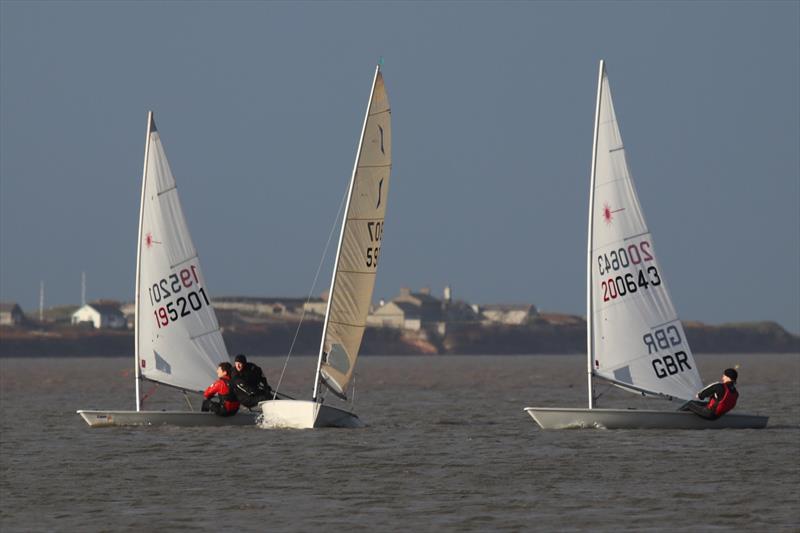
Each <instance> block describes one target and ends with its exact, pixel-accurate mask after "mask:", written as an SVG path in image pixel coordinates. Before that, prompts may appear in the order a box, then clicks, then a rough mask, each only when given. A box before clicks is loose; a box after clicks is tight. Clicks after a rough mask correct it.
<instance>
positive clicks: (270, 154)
mask: <svg viewBox="0 0 800 533" xmlns="http://www.w3.org/2000/svg"><path fill="white" fill-rule="evenodd" d="M0 6H1V7H0V25H1V26H0V45H1V46H0V69H1V72H0V74H1V77H0V88H1V90H2V92H1V93H0V96H1V100H0V112H2V115H1V116H0V118H1V123H0V128H1V129H0V149H1V152H0V180H1V181H0V252H2V254H1V255H2V259H1V260H0V298H2V300H12V301H18V302H19V303H20V304H21V305H22V306H23V308H26V309H29V310H30V309H34V308H35V307H36V305H37V302H38V290H39V280H44V281H45V283H46V285H47V304H48V305H56V304H65V303H77V302H79V300H80V273H81V271H84V270H85V271H86V272H87V277H88V297H89V298H90V299H93V298H100V297H106V298H117V299H132V298H133V285H134V271H135V256H136V248H135V244H136V231H137V222H138V219H137V217H138V209H139V193H140V185H141V182H140V180H141V170H142V157H143V150H144V135H145V125H146V124H145V119H146V112H147V110H148V109H153V110H154V111H155V114H156V115H155V116H156V122H157V124H158V127H159V131H160V132H161V136H162V140H163V142H164V145H165V147H166V151H167V155H168V157H169V159H170V163H171V166H172V170H173V173H174V174H175V177H176V179H177V181H178V187H179V190H180V194H181V199H182V202H183V206H184V211H185V213H186V216H187V219H188V222H189V226H190V229H191V231H192V235H193V238H194V241H195V244H196V246H197V248H198V250H199V253H200V256H201V259H202V262H203V268H204V271H205V275H206V278H207V282H208V285H209V288H210V290H211V292H212V294H214V295H218V296H221V295H286V296H303V295H305V294H306V293H307V292H308V290H309V288H310V284H311V281H312V279H313V276H314V272H315V270H316V267H317V264H318V261H319V258H320V254H321V252H322V248H323V246H324V244H325V240H326V239H327V236H328V232H329V231H330V227H331V225H332V223H333V222H334V217H335V215H336V210H337V208H338V206H339V201H340V199H341V196H342V194H343V192H344V188H345V187H346V184H347V180H348V179H349V177H350V172H351V169H352V163H353V158H354V156H355V148H356V143H357V137H358V134H359V132H360V126H361V121H362V119H363V112H364V107H365V105H366V99H367V96H368V91H369V83H370V82H371V78H372V73H373V69H374V65H375V63H376V61H377V60H378V58H379V57H380V56H383V57H384V60H385V66H384V75H385V79H386V83H387V88H388V91H389V97H390V100H391V102H392V113H393V142H394V144H393V153H394V157H393V159H394V168H393V173H392V189H391V192H390V198H389V211H388V216H387V226H386V232H385V238H384V246H383V250H382V254H381V259H382V261H381V268H380V272H379V274H378V281H377V285H376V291H375V297H376V299H377V298H380V297H391V296H393V295H394V294H396V293H397V290H398V288H399V287H401V286H411V287H420V286H430V287H431V288H432V289H433V290H434V291H436V292H440V291H441V288H442V286H443V285H445V284H447V283H449V284H451V285H452V286H453V290H454V295H455V296H456V297H458V298H463V299H466V300H469V301H471V302H475V303H490V302H500V301H504V302H531V303H535V304H537V305H538V306H539V307H540V308H542V309H544V310H553V311H564V312H572V313H578V314H584V312H585V309H584V307H585V263H586V260H585V253H586V216H587V214H586V210H587V202H588V183H589V166H590V160H591V137H592V124H593V113H594V103H595V90H596V78H597V63H598V60H599V59H600V58H605V59H606V61H607V66H608V72H609V77H610V81H611V87H612V91H613V94H614V99H615V106H616V111H617V115H618V118H619V121H620V124H621V128H622V135H623V138H624V140H625V144H626V148H627V153H628V158H629V164H630V167H631V171H632V173H633V176H634V180H635V182H636V186H637V188H638V192H639V197H640V200H641V202H642V206H643V209H644V212H645V216H646V217H647V221H648V223H649V226H650V228H651V230H652V232H653V236H654V242H655V243H656V247H657V250H658V254H659V260H660V261H661V264H662V269H663V271H664V273H665V276H666V278H667V279H668V282H669V285H670V288H671V292H672V297H673V300H674V303H675V306H676V308H677V310H678V313H679V315H680V316H681V317H682V318H684V319H688V320H703V321H707V322H711V323H719V322H726V321H740V320H755V319H769V320H777V321H778V322H780V323H781V324H782V325H784V326H785V327H787V328H789V329H790V330H792V331H794V332H798V331H800V148H798V147H799V146H800V103H799V100H800V96H799V95H800V51H799V50H800V29H799V26H800V22H799V21H800V3H798V2H730V3H725V2H669V3H658V2H642V3H633V2H586V3H584V2H565V3H556V2H552V3H551V2H537V3H518V2H515V3H494V2H493V3H481V2H470V3H456V2H442V3H422V2H420V3H414V2H404V3H367V2H363V3H362V2H354V3H336V2H328V3H259V2H241V3H237V2H225V3H221V2H220V3H216V2H204V3H189V2H174V3H156V2H135V3H134V2H130V3H128V2H105V3H101V2H64V1H59V2H9V1H6V0H3V1H2V4H0ZM329 272H330V262H328V263H327V265H326V270H323V275H322V276H321V278H320V282H319V283H318V285H317V290H316V291H315V292H317V293H318V292H320V291H321V290H323V289H324V288H325V285H326V284H327V282H328V280H329Z"/></svg>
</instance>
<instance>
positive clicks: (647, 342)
mask: <svg viewBox="0 0 800 533" xmlns="http://www.w3.org/2000/svg"><path fill="white" fill-rule="evenodd" d="M598 91H599V94H598V108H597V117H596V123H595V157H594V159H595V162H594V174H593V183H592V194H591V200H590V207H589V209H590V212H589V218H590V221H589V239H590V240H589V257H588V269H589V274H588V283H589V298H588V300H589V302H588V307H589V311H588V312H589V317H590V318H589V320H590V324H589V327H590V334H589V364H590V365H591V367H592V369H591V372H592V373H593V374H594V375H596V376H599V377H601V378H604V379H606V380H609V381H611V382H613V383H615V384H617V385H620V386H622V387H625V388H629V389H632V390H636V391H641V392H645V393H650V394H655V395H662V396H667V397H674V398H680V399H690V398H692V397H693V396H694V394H695V392H696V391H698V390H699V389H700V388H701V387H702V381H701V379H700V374H699V372H698V371H697V365H696V364H695V361H694V358H693V357H692V351H691V349H690V348H689V343H688V342H687V340H686V334H685V333H684V331H683V326H682V325H681V322H680V320H679V319H678V315H677V313H676V312H675V309H674V307H673V305H672V301H671V300H670V297H669V293H668V291H667V286H666V281H665V277H664V273H663V271H662V269H661V265H660V264H659V263H658V260H657V258H656V253H655V247H654V245H653V238H652V236H651V234H650V231H649V229H648V228H647V223H646V222H645V219H644V215H643V213H642V208H641V206H640V205H639V199H638V197H637V195H636V189H635V188H634V185H633V180H632V178H631V175H630V172H629V170H628V163H627V161H626V159H625V149H624V146H623V143H622V137H621V136H620V131H619V125H618V124H617V119H616V115H615V113H614V104H613V103H612V101H611V90H610V88H609V83H608V76H607V74H606V72H605V67H604V64H603V62H601V63H600V81H599V86H598ZM590 394H591V392H590Z"/></svg>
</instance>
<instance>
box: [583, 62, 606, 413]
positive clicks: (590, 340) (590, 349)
mask: <svg viewBox="0 0 800 533" xmlns="http://www.w3.org/2000/svg"><path fill="white" fill-rule="evenodd" d="M604 72H605V61H603V60H602V59H601V60H600V73H599V74H598V76H597V103H596V104H595V110H594V137H593V139H592V172H591V177H590V178H589V238H588V239H587V243H588V244H587V250H586V380H587V386H588V391H589V409H593V408H594V392H593V391H592V375H593V374H594V369H593V367H592V361H593V360H594V331H593V330H594V327H593V323H592V300H593V298H592V247H593V244H594V217H593V215H594V178H595V170H596V166H597V134H598V129H599V126H600V93H601V92H602V89H603V74H604Z"/></svg>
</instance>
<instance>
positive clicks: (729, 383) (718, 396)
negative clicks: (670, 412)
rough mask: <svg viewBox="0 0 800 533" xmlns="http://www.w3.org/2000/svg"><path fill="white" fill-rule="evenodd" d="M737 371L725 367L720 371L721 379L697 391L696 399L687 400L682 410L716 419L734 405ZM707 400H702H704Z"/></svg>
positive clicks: (737, 397)
mask: <svg viewBox="0 0 800 533" xmlns="http://www.w3.org/2000/svg"><path fill="white" fill-rule="evenodd" d="M738 377H739V373H738V372H737V371H736V369H733V368H726V369H725V371H723V372H722V381H720V382H717V383H712V384H711V385H709V386H708V387H706V388H705V389H703V390H701V391H700V392H698V393H697V398H698V400H692V401H690V402H687V403H686V404H685V405H684V406H683V407H681V410H682V411H691V412H693V413H694V414H696V415H698V416H701V417H703V418H706V419H708V420H716V419H717V418H719V417H721V416H722V415H724V414H725V413H727V412H728V411H730V410H731V409H733V407H734V406H735V405H736V400H738V399H739V391H737V390H736V379H737V378H738ZM706 399H707V400H708V401H704V400H706Z"/></svg>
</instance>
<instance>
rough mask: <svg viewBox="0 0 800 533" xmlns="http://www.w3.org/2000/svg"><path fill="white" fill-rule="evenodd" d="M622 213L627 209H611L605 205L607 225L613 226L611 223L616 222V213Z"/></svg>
mask: <svg viewBox="0 0 800 533" xmlns="http://www.w3.org/2000/svg"><path fill="white" fill-rule="evenodd" d="M620 211H625V208H624V207H620V208H619V209H611V206H609V205H608V204H605V205H604V206H603V220H605V221H606V224H611V221H612V220H614V213H619V212H620Z"/></svg>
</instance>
